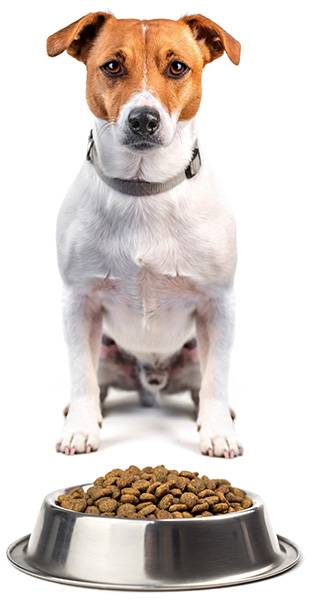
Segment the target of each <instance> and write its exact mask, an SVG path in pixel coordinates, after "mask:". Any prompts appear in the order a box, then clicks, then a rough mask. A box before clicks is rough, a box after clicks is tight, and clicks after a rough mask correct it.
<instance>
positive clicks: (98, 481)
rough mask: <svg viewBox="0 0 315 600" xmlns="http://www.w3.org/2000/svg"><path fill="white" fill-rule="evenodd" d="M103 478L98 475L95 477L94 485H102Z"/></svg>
mask: <svg viewBox="0 0 315 600" xmlns="http://www.w3.org/2000/svg"><path fill="white" fill-rule="evenodd" d="M104 480H105V477H98V478H97V479H95V481H94V485H96V486H103V483H104Z"/></svg>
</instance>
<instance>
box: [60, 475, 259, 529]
mask: <svg viewBox="0 0 315 600" xmlns="http://www.w3.org/2000/svg"><path fill="white" fill-rule="evenodd" d="M56 504H57V505H59V506H60V507H61V508H64V509H69V510H74V511H76V512H81V513H84V514H87V515H94V516H97V517H98V516H102V517H110V518H122V519H123V518H124V519H147V520H156V519H171V518H174V519H191V518H204V517H211V516H213V515H221V514H222V515H224V514H225V513H233V512H235V513H236V512H239V511H242V510H246V509H247V508H250V507H251V506H252V505H253V501H252V499H251V498H250V497H249V496H247V494H246V492H245V491H243V490H241V489H240V488H236V487H233V486H231V484H230V482H229V481H227V480H226V479H210V478H209V477H208V476H207V475H202V476H199V473H198V471H189V470H187V469H186V470H181V471H180V470H177V469H167V468H166V467H165V465H158V466H156V467H151V466H148V467H144V468H143V469H140V468H139V467H137V466H136V465H130V466H129V467H128V469H125V470H123V469H112V470H111V471H109V472H108V473H106V474H105V475H102V476H100V477H98V478H97V479H95V481H94V484H93V485H91V486H90V487H89V488H88V490H87V491H86V492H85V490H84V489H83V487H76V488H69V489H68V490H66V491H65V492H64V493H63V494H61V495H60V496H59V497H58V498H57V499H56Z"/></svg>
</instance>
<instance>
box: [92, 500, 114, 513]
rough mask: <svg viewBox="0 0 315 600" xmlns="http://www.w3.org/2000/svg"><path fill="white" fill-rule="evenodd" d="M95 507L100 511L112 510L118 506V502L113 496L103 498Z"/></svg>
mask: <svg viewBox="0 0 315 600" xmlns="http://www.w3.org/2000/svg"><path fill="white" fill-rule="evenodd" d="M97 507H98V509H99V510H100V511H101V512H114V511H115V510H116V508H117V507H118V502H117V500H114V498H103V499H102V500H99V502H98V503H97Z"/></svg>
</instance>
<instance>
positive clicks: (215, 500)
mask: <svg viewBox="0 0 315 600" xmlns="http://www.w3.org/2000/svg"><path fill="white" fill-rule="evenodd" d="M203 500H206V502H208V504H209V506H213V505H214V504H217V503H218V502H220V498H219V496H207V497H206V498H203Z"/></svg>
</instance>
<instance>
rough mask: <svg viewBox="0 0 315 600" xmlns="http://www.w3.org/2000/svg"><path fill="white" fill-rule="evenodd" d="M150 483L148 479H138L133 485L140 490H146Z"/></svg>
mask: <svg viewBox="0 0 315 600" xmlns="http://www.w3.org/2000/svg"><path fill="white" fill-rule="evenodd" d="M149 485H150V482H149V481H147V480H146V479H138V481H135V482H134V484H133V486H132V487H134V488H136V489H137V490H139V491H140V492H144V491H145V490H147V489H148V487H149Z"/></svg>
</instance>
